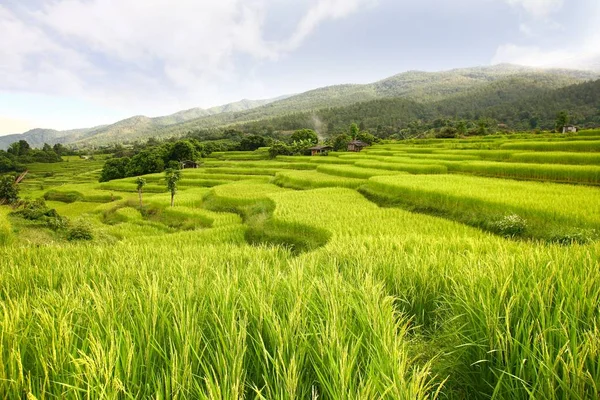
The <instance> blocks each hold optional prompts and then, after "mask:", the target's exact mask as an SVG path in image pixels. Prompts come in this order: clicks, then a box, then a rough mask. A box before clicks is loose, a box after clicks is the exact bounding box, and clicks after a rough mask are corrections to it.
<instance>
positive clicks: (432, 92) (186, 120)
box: [0, 64, 600, 148]
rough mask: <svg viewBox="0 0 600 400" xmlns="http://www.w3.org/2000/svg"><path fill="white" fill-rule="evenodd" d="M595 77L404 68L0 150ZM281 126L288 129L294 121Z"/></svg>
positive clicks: (425, 101) (524, 70) (1, 142)
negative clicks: (365, 79) (376, 77)
mask: <svg viewBox="0 0 600 400" xmlns="http://www.w3.org/2000/svg"><path fill="white" fill-rule="evenodd" d="M599 77H600V74H599V73H595V72H590V71H577V70H565V69H539V68H531V67H523V66H516V65H510V64H500V65H495V66H488V67H475V68H462V69H454V70H450V71H443V72H422V71H408V72H404V73H401V74H398V75H394V76H392V77H389V78H386V79H383V80H380V81H377V82H374V83H370V84H362V85H357V84H352V85H337V86H329V87H324V88H319V89H315V90H310V91H308V92H305V93H301V94H297V95H292V96H284V97H282V98H277V99H271V100H259V101H250V100H242V101H240V102H237V103H232V104H227V105H224V106H220V107H215V108H211V109H207V110H204V109H199V108H194V109H190V110H185V111H180V112H178V113H175V114H172V115H169V116H165V117H158V118H148V117H144V116H136V117H132V118H128V119H125V120H123V121H119V122H117V123H115V124H112V125H108V126H101V127H96V128H90V129H82V130H76V131H70V132H68V133H67V132H56V131H46V130H44V132H46V134H45V135H40V134H36V133H34V131H39V130H34V131H30V132H26V133H25V134H23V135H11V137H9V138H6V137H0V148H3V147H6V146H7V145H8V144H9V142H10V141H15V140H18V139H20V138H24V139H26V140H28V141H29V139H28V138H31V140H32V142H30V143H31V144H32V145H33V146H40V145H41V144H42V143H44V141H46V142H48V143H51V144H52V143H55V142H62V143H69V144H73V145H76V146H93V145H103V144H110V143H115V142H127V141H133V140H144V139H148V138H150V137H155V138H166V137H179V136H183V135H185V134H187V133H189V132H191V131H195V130H198V129H210V128H221V127H226V126H247V125H248V124H252V123H254V124H259V125H260V124H262V125H263V126H267V125H268V124H270V123H271V122H270V121H271V120H286V119H287V120H289V121H291V120H293V119H294V115H297V114H298V115H305V114H306V115H310V114H311V113H313V114H315V113H317V112H320V113H322V110H327V109H344V107H350V106H353V105H357V107H358V109H360V108H361V106H360V104H363V103H370V102H373V101H380V100H386V99H402V100H404V102H402V104H417V105H428V106H431V107H440V106H441V104H444V103H443V102H444V101H448V102H450V103H449V104H451V105H455V106H457V107H459V108H460V104H462V103H465V104H468V103H470V102H472V101H473V99H478V100H477V101H478V102H481V103H478V104H479V105H480V106H483V105H485V106H486V107H492V106H494V105H497V104H500V103H505V102H507V101H516V100H518V99H523V98H528V97H529V96H530V95H531V94H533V93H538V92H539V91H547V90H555V89H559V88H564V87H568V86H571V85H574V84H577V83H583V82H587V81H590V80H594V79H597V78H599ZM382 104H383V103H382ZM431 107H424V109H430V108H431ZM449 107H450V106H449ZM363 108H364V107H363ZM384 108H386V107H384ZM450 108H451V107H450ZM350 109H352V108H350ZM317 114H318V113H317ZM358 117H359V116H358V115H357V116H356V117H355V118H356V119H358ZM303 118H304V117H303ZM307 118H308V117H307ZM378 118H379V117H378ZM309 119H310V118H309ZM284 125H285V126H288V127H290V126H293V125H294V124H287V125H286V124H284ZM307 126H310V124H308V125H307ZM290 129H292V128H290Z"/></svg>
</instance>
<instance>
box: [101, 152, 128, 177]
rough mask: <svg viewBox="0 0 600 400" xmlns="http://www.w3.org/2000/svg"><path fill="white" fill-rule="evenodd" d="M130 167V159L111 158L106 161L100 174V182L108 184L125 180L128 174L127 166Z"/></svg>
mask: <svg viewBox="0 0 600 400" xmlns="http://www.w3.org/2000/svg"><path fill="white" fill-rule="evenodd" d="M128 165H129V158H127V157H123V158H111V159H110V160H106V162H105V163H104V166H103V167H102V172H101V173H100V182H108V181H111V180H113V179H121V178H125V176H126V174H127V166H128Z"/></svg>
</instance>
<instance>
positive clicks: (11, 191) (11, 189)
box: [0, 175, 19, 204]
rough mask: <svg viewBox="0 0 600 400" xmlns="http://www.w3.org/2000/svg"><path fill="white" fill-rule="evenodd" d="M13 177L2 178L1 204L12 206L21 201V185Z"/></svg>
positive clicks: (0, 184) (0, 183) (0, 178)
mask: <svg viewBox="0 0 600 400" xmlns="http://www.w3.org/2000/svg"><path fill="white" fill-rule="evenodd" d="M15 182H16V178H15V176H13V175H5V176H2V177H0V204H12V203H14V202H15V201H17V200H19V185H17V184H16V183H15Z"/></svg>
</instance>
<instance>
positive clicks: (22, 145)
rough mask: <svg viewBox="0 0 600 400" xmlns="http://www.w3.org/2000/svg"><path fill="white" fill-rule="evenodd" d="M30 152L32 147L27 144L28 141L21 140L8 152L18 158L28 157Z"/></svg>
mask: <svg viewBox="0 0 600 400" xmlns="http://www.w3.org/2000/svg"><path fill="white" fill-rule="evenodd" d="M30 151H31V146H29V143H27V141H26V140H19V141H18V142H15V143H12V144H11V145H10V146H8V152H9V153H10V154H12V155H14V156H16V157H22V156H26V155H28V154H29V152H30Z"/></svg>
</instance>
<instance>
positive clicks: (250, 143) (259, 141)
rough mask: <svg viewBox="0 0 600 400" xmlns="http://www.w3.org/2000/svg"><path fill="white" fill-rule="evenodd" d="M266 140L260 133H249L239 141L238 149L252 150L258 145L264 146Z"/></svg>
mask: <svg viewBox="0 0 600 400" xmlns="http://www.w3.org/2000/svg"><path fill="white" fill-rule="evenodd" d="M266 146H267V141H266V139H265V138H264V137H262V136H260V135H249V136H245V137H244V138H243V139H242V141H241V142H240V150H242V151H254V150H257V149H258V148H260V147H266Z"/></svg>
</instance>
